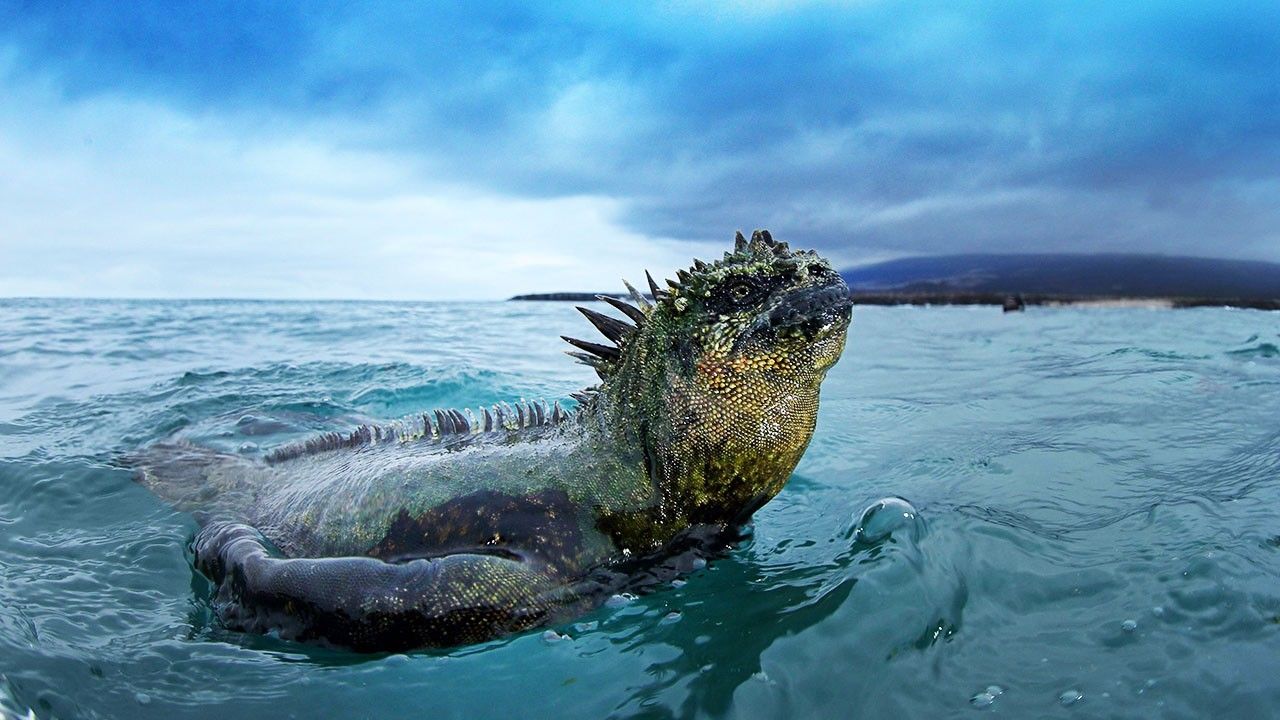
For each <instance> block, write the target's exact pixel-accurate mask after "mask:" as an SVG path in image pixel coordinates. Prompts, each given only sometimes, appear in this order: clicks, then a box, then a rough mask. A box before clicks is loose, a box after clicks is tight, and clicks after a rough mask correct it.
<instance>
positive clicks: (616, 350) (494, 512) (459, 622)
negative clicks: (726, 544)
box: [139, 231, 850, 650]
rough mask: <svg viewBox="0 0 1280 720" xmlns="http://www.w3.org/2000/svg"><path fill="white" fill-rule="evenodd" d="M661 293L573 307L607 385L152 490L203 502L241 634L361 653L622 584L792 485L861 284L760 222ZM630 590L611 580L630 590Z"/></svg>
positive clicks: (461, 637)
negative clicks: (851, 294) (621, 571)
mask: <svg viewBox="0 0 1280 720" xmlns="http://www.w3.org/2000/svg"><path fill="white" fill-rule="evenodd" d="M667 282H668V287H667V288H665V289H663V288H659V287H658V286H657V285H656V284H655V283H654V282H653V280H652V278H650V280H649V284H650V289H651V294H652V295H653V297H654V302H653V303H650V302H649V301H648V300H647V299H646V298H645V297H644V296H642V295H641V294H640V293H638V292H636V291H635V290H634V289H631V288H630V286H628V288H629V289H631V300H632V302H634V303H635V304H634V305H632V304H628V303H624V302H622V301H620V300H617V299H614V298H602V299H605V300H606V301H608V302H609V303H610V304H611V305H613V306H614V307H615V308H617V309H618V310H620V311H621V312H622V313H623V315H624V317H625V319H619V318H614V317H609V316H606V315H603V314H600V313H597V312H594V311H592V310H588V309H584V308H580V310H582V312H583V313H584V314H585V315H586V316H587V318H588V319H589V320H590V321H591V322H592V323H593V324H594V325H595V326H596V327H597V328H598V329H599V330H600V331H601V332H602V334H603V335H604V336H605V338H606V339H608V340H609V341H610V342H609V343H608V344H604V343H592V342H586V341H582V340H576V339H572V338H566V340H568V341H569V342H570V343H571V344H573V345H574V346H575V347H576V348H578V352H575V353H572V354H574V355H576V356H577V357H578V358H579V359H581V360H582V361H583V362H586V363H587V364H589V365H591V366H593V367H594V368H595V369H596V371H597V373H598V374H599V376H600V380H601V382H600V384H599V385H598V386H596V387H593V388H589V389H587V390H585V391H583V392H582V393H578V394H576V395H575V397H576V398H577V400H578V405H577V407H575V408H573V409H572V410H571V411H569V412H567V413H566V412H565V411H563V410H561V408H560V406H559V404H555V405H552V406H550V407H548V406H546V405H543V404H541V403H527V404H517V405H515V406H514V407H512V406H505V405H504V406H497V407H494V408H492V409H483V410H481V411H479V412H478V413H472V412H467V413H466V414H463V413H460V412H458V411H455V410H447V411H435V412H433V413H431V414H430V415H423V416H421V417H420V418H415V419H410V420H406V421H404V422H401V423H398V424H395V425H393V426H387V427H361V428H358V429H357V430H355V431H354V432H352V433H351V434H349V435H338V434H329V435H325V436H321V437H319V438H316V439H314V440H310V441H307V442H305V443H301V444H298V445H293V446H288V447H285V448H281V449H278V450H276V451H275V452H273V453H271V454H269V455H268V456H267V457H266V459H265V460H263V461H256V460H250V459H247V458H242V457H238V456H233V455H227V454H221V453H214V452H212V451H209V450H205V449H200V448H196V447H193V446H189V445H180V444H171V445H160V446H156V447H154V448H152V449H151V450H149V451H148V452H147V453H145V454H144V457H143V459H142V460H141V461H140V463H139V465H140V467H141V472H140V478H141V481H142V482H143V483H144V484H145V485H147V486H148V487H150V488H151V489H152V490H153V491H154V492H156V493H157V494H158V495H160V496H161V497H163V498H164V499H166V500H168V501H169V502H171V503H172V504H173V505H174V506H175V507H178V508H180V509H183V510H187V511H191V512H194V513H196V514H197V517H198V518H199V519H200V521H201V529H200V530H199V531H198V532H197V534H196V537H195V540H194V542H193V545H192V547H193V550H194V554H195V561H196V565H197V567H198V568H199V569H200V570H201V571H202V572H204V573H205V574H206V575H208V576H209V577H210V579H211V580H212V581H213V582H214V583H215V584H216V586H217V591H216V595H215V607H216V609H217V612H218V615H219V616H220V617H221V618H222V619H223V621H224V622H225V623H227V624H228V625H229V626H231V627H234V628H239V629H244V630H248V631H257V632H277V633H279V634H280V635H281V636H283V637H287V638H294V639H300V640H321V641H327V642H330V643H333V644H337V645H342V646H348V647H354V648H357V649H362V650H394V649H402V648H409V647H421V646H448V645H455V644H459V643H466V642H475V641H479V640H484V639H488V638H491V637H496V636H498V635H501V634H504V633H508V632H512V631H516V630H521V629H525V628H528V627H532V626H535V625H539V624H544V623H547V622H552V621H556V620H561V619H563V618H565V617H567V616H568V615H570V614H572V613H574V612H579V611H581V610H584V609H587V608H590V607H592V606H593V605H595V604H597V603H598V602H599V601H600V600H601V599H602V598H603V597H607V594H608V591H609V590H610V587H609V586H610V582H609V581H607V580H604V579H602V578H606V577H615V578H616V575H617V572H616V570H617V568H618V566H619V565H620V564H623V563H625V567H633V566H634V565H635V561H637V560H638V559H642V558H655V557H661V556H662V554H663V551H664V549H665V548H668V547H670V545H671V543H672V541H673V540H676V539H677V538H680V537H683V536H687V535H689V534H690V532H691V531H695V530H706V529H710V530H712V531H714V530H715V529H717V528H724V527H731V526H733V525H736V524H740V523H742V522H744V521H745V520H746V519H747V518H748V517H749V516H750V515H751V513H752V512H754V511H755V510H756V509H757V508H759V507H760V506H761V505H763V504H764V503H765V502H767V501H768V500H769V499H770V498H772V497H773V496H774V495H776V494H777V493H778V491H779V490H781V489H782V486H783V484H784V483H785V482H786V480H787V478H788V477H789V476H790V474H791V472H792V470H793V469H794V468H795V465H796V463H797V462H798V461H799V460H800V456H801V455H802V454H803V453H804V450H805V447H806V446H807V445H808V443H809V439H810V437H811V436H812V434H813V429H814V423H815V420H816V417H817V410H818V389H819V385H820V384H821V382H822V379H823V377H824V375H825V373H826V371H827V370H828V369H829V368H830V367H831V366H832V365H833V364H835V362H836V360H837V359H838V358H839V356H840V353H841V351H842V349H843V347H844V342H845V332H846V329H847V327H848V323H849V315H850V303H849V298H848V288H847V287H846V286H845V284H844V282H843V281H842V280H841V278H840V276H839V275H838V274H837V273H836V272H835V271H834V270H833V269H832V268H831V266H830V265H829V264H828V263H827V262H826V261H825V260H824V259H822V258H821V257H819V256H818V255H817V254H815V253H813V252H811V251H791V250H790V249H789V248H788V247H787V244H786V243H782V242H776V241H774V240H773V239H772V238H771V237H770V235H769V233H768V232H767V231H757V232H756V233H754V235H753V236H752V238H751V240H750V241H748V240H746V239H745V238H744V237H743V236H742V235H741V234H739V235H738V237H737V242H736V244H735V247H734V250H733V252H730V253H725V255H724V258H723V259H721V260H719V261H717V262H715V263H703V262H701V261H695V263H694V265H693V267H691V268H689V269H688V270H683V271H680V273H678V276H677V279H676V280H674V281H670V280H669V281H667ZM615 584H616V583H615Z"/></svg>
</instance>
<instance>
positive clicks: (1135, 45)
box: [0, 2, 1280, 259]
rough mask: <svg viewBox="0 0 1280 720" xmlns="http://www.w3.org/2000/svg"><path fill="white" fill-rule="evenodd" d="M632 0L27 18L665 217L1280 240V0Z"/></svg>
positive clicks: (276, 121) (640, 219) (1216, 244)
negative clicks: (699, 1) (766, 4)
mask: <svg viewBox="0 0 1280 720" xmlns="http://www.w3.org/2000/svg"><path fill="white" fill-rule="evenodd" d="M605 7H606V8H607V9H590V8H579V9H578V10H574V11H565V10H563V9H559V10H557V11H552V10H547V9H542V8H541V6H539V7H525V6H499V5H490V4H470V5H467V6H465V7H463V8H454V9H439V8H431V9H421V8H413V7H410V6H407V5H406V6H401V5H397V6H394V7H393V6H391V5H388V4H379V5H376V6H373V5H361V4H354V5H347V4H335V5H329V6H321V5H317V4H304V5H300V6H292V5H285V4H263V5H258V6H247V5H242V4H226V5H218V4H213V3H206V4H202V5H201V6H199V9H186V10H175V9H173V8H171V7H169V5H168V4H167V3H154V4H142V3H113V4H104V5H91V6H82V7H75V6H70V5H58V6H56V7H55V6H52V5H46V4H40V5H30V6H25V7H24V6H17V7H11V9H10V10H8V11H7V12H4V14H3V16H0V26H3V27H4V28H6V29H4V30H0V42H2V43H4V44H8V45H10V46H12V47H13V48H15V49H16V52H17V54H18V65H19V66H20V70H23V71H29V72H38V73H46V74H49V75H51V76H52V77H54V78H56V79H57V82H58V83H59V87H60V88H61V91H62V92H64V93H66V94H67V96H68V97H72V98H74V97H83V96H92V95H95V94H100V93H125V94H131V95H140V96H146V97H149V98H153V99H156V100H159V101H162V102H165V103H169V104H173V105H175V106H179V107H181V108H182V109H184V110H187V111H191V112H197V113H199V112H212V113H227V114H234V115H237V116H239V117H241V118H243V119H246V120H248V121H249V126H250V127H252V126H253V123H254V122H257V123H258V125H259V127H260V129H261V131H262V132H263V133H274V132H287V129H286V130H281V127H280V126H281V125H284V126H286V127H287V126H288V125H289V124H291V123H317V122H319V123H327V125H326V127H328V128H329V131H330V132H331V133H332V134H333V138H334V141H335V142H338V143H341V144H344V145H348V146H353V147H364V148H371V149H377V150H390V151H394V152H396V153H398V154H403V155H405V156H408V157H412V158H415V159H416V161H417V162H418V163H419V167H420V170H421V172H423V173H431V174H439V175H443V176H448V177H451V178H458V179H463V180H466V181H468V182H470V183H474V184H476V185H479V186H484V187H488V188H492V189H494V190H498V191H502V192H508V193H515V194H520V195H528V196H539V197H547V196H560V195H571V194H596V195H606V196H610V197H614V198H617V199H618V200H620V201H622V203H623V207H624V208H625V210H624V218H623V219H624V221H625V222H626V223H627V225H628V226H630V227H631V228H633V229H635V230H637V231H640V232H643V233H646V234H649V235H653V236H669V237H675V238H688V239H707V238H718V237H720V236H722V235H724V233H725V232H726V230H727V229H731V228H732V227H734V226H747V227H750V226H754V225H770V226H773V227H775V228H778V229H780V230H782V231H783V234H785V235H786V236H789V237H791V238H794V239H796V240H798V241H801V242H805V243H812V244H816V245H819V246H822V247H825V248H827V249H831V250H836V249H841V248H843V249H844V250H845V251H846V255H847V256H849V257H853V256H856V255H857V254H859V253H873V252H880V253H883V252H959V251H974V250H990V251H1005V250H1028V251H1029V250H1035V251H1049V250H1074V249H1079V250H1127V251H1157V252H1171V253H1174V252H1176V253H1194V254H1203V255H1236V256H1252V257H1261V258H1271V259H1276V258H1278V257H1280V231H1278V230H1277V228H1280V209H1277V208H1280V200H1278V197H1280V196H1278V195H1277V191H1280V171H1278V170H1277V168H1280V5H1276V4H1264V3H1230V2H1228V3H1215V4H1213V5H1208V4H1206V5H1203V6H1193V5H1190V4H1188V3H1140V4H1117V3H1054V4H1047V3H1034V4H1033V3H1024V2H1006V3H987V4H981V5H976V4H975V5H969V4H966V5H959V4H955V3H941V2H938V3H905V4H904V3H893V4H889V3H864V4H858V5H853V6H836V5H829V4H808V3H797V4H796V5H795V6H789V5H775V6H771V8H770V9H769V10H767V11H764V10H760V9H758V8H747V7H745V6H744V7H742V8H739V11H733V10H730V9H726V8H724V6H720V5H712V6H707V7H703V8H698V7H694V6H685V5H668V6H663V7H662V9H660V10H657V9H651V8H649V7H647V6H640V5H628V6H622V5H615V4H609V5H607V6H605Z"/></svg>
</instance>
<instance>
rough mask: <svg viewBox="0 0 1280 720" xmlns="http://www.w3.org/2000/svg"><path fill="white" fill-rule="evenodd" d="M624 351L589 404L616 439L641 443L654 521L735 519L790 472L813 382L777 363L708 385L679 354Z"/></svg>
mask: <svg viewBox="0 0 1280 720" xmlns="http://www.w3.org/2000/svg"><path fill="white" fill-rule="evenodd" d="M632 349H633V350H634V351H635V352H633V353H628V354H627V356H625V357H624V358H623V362H622V363H621V365H620V368H619V371H618V372H617V373H616V374H614V375H612V376H611V377H609V378H606V380H605V382H604V383H603V384H602V385H601V387H600V389H599V393H598V395H597V397H596V399H595V401H594V402H593V403H592V406H591V407H590V408H588V411H589V414H591V415H592V416H593V417H594V419H595V422H597V423H599V425H600V426H601V427H603V428H608V432H609V433H610V435H611V436H612V438H613V441H614V442H615V443H619V444H624V445H628V446H630V447H635V445H637V444H638V445H639V446H641V447H642V448H643V451H644V457H645V462H646V464H647V465H648V468H647V470H648V473H649V477H650V479H651V481H652V482H653V483H654V486H655V489H656V490H657V495H658V497H659V498H660V499H661V503H660V507H659V508H658V512H659V515H660V517H659V518H658V521H660V522H662V523H664V524H665V523H676V524H679V525H687V524H691V523H719V524H728V523H736V522H743V521H745V520H746V518H747V517H749V516H750V514H751V513H752V512H754V511H755V510H756V509H758V508H759V507H760V506H761V505H763V504H764V503H765V502H767V501H768V500H769V499H771V498H772V497H773V496H775V495H776V494H777V493H778V492H779V491H780V490H781V489H782V487H783V485H784V484H785V483H786V481H787V478H788V477H789V476H790V474H791V472H792V471H793V470H794V469H795V466H796V463H798V462H799V460H800V457H801V455H803V453H804V450H805V448H806V447H807V446H808V443H809V439H810V438H811V437H812V434H813V429H814V423H815V420H816V415H817V404H818V388H817V385H816V384H814V383H805V382H798V381H793V379H790V378H787V377H786V376H785V375H784V374H782V373H779V372H777V371H776V370H774V371H770V372H762V373H761V374H760V376H759V377H751V376H742V375H738V376H735V380H736V382H734V383H727V384H724V385H722V386H719V387H714V386H713V387H707V386H704V385H703V384H702V383H700V382H695V381H694V380H693V379H692V378H695V377H701V378H705V377H706V374H705V372H702V373H698V374H695V373H693V372H692V368H689V367H686V366H685V363H687V362H693V361H692V360H687V359H686V357H685V356H683V355H682V354H681V353H679V352H674V353H673V352H669V351H667V352H655V353H653V354H652V355H650V354H646V353H644V352H643V349H642V348H641V347H634V346H633V348H632Z"/></svg>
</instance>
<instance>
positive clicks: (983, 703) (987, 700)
mask: <svg viewBox="0 0 1280 720" xmlns="http://www.w3.org/2000/svg"><path fill="white" fill-rule="evenodd" d="M995 701H996V696H995V695H992V694H991V693H989V692H980V693H978V694H977V695H974V696H973V697H971V698H969V704H970V705H972V706H974V707H976V708H986V707H991V703H993V702H995Z"/></svg>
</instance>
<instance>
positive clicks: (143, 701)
mask: <svg viewBox="0 0 1280 720" xmlns="http://www.w3.org/2000/svg"><path fill="white" fill-rule="evenodd" d="M133 699H134V700H137V701H138V704H139V705H150V704H151V696H150V695H148V694H146V693H144V692H140V693H134V694H133Z"/></svg>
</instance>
